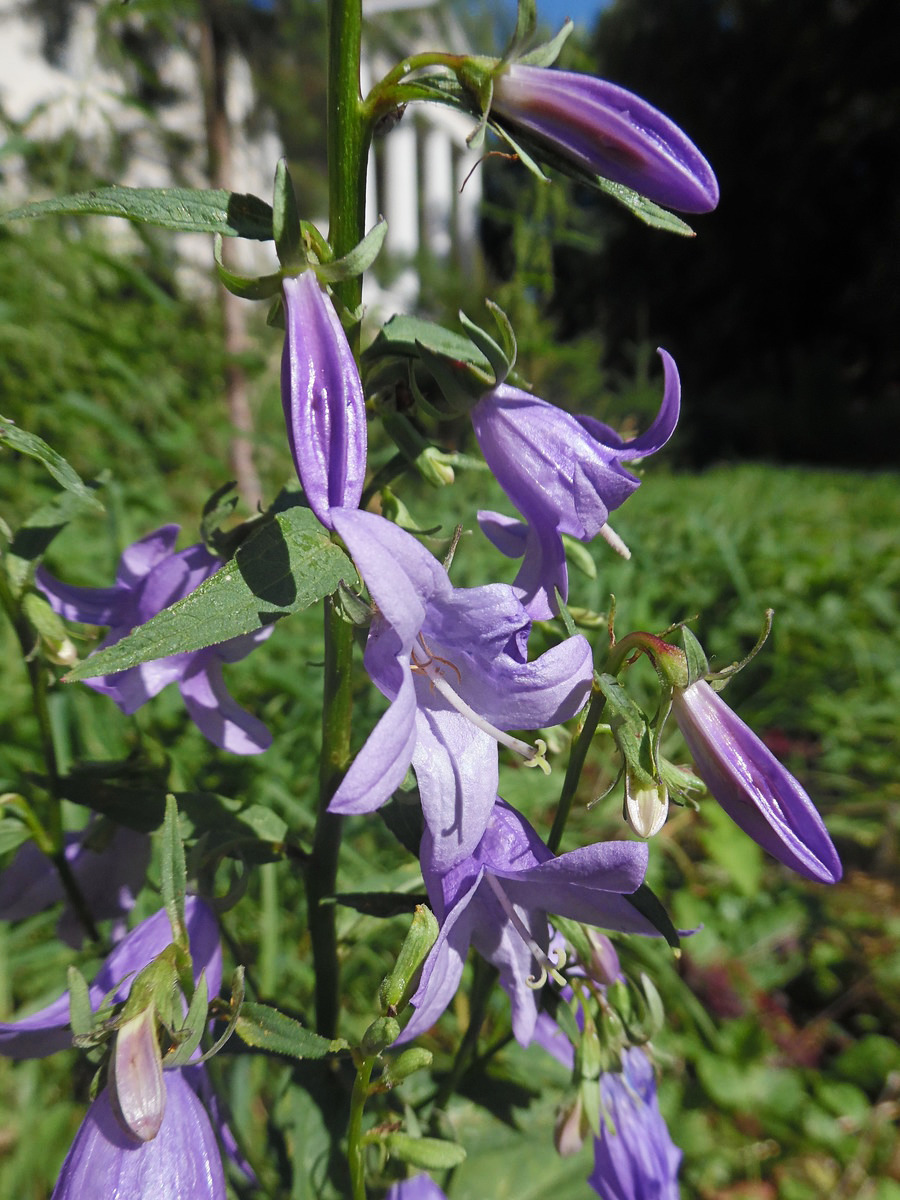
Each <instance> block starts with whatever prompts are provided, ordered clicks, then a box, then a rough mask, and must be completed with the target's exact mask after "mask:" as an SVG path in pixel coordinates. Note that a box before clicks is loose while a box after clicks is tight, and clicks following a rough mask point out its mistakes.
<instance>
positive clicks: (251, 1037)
mask: <svg viewBox="0 0 900 1200" xmlns="http://www.w3.org/2000/svg"><path fill="white" fill-rule="evenodd" d="M235 1033H236V1034H237V1035H238V1037H239V1038H240V1039H241V1041H242V1042H246V1044H247V1045H248V1046H253V1047H254V1048H255V1049H257V1050H265V1051H267V1052H268V1053H269V1054H283V1055H285V1056H286V1057H288V1058H298V1059H304V1058H324V1057H325V1056H326V1055H327V1054H335V1053H337V1052H338V1051H340V1050H348V1049H349V1048H350V1047H349V1044H348V1043H347V1042H345V1041H344V1039H343V1038H331V1039H329V1038H324V1037H320V1036H319V1034H317V1033H314V1032H313V1031H312V1030H311V1029H307V1028H306V1027H305V1026H304V1025H301V1024H300V1022H299V1021H295V1020H294V1019H293V1017H288V1016H286V1015H285V1014H284V1013H282V1012H279V1011H278V1009H277V1008H272V1007H271V1006H270V1005H268V1004H257V1003H254V1002H251V1001H249V1000H248V1001H245V1003H244V1004H243V1005H242V1007H241V1011H240V1014H239V1016H238V1018H237V1021H236V1023H235Z"/></svg>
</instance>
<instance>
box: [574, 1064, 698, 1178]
mask: <svg viewBox="0 0 900 1200" xmlns="http://www.w3.org/2000/svg"><path fill="white" fill-rule="evenodd" d="M600 1099H601V1103H602V1107H603V1110H604V1117H603V1118H601V1125H600V1136H599V1137H597V1138H595V1139H594V1170H593V1171H592V1173H591V1175H590V1177H589V1178H588V1183H589V1184H590V1185H591V1187H592V1188H593V1189H594V1191H595V1192H596V1193H597V1195H598V1196H600V1197H601V1200H678V1195H679V1192H678V1167H679V1165H680V1163H681V1151H680V1150H679V1149H678V1147H677V1146H676V1145H675V1144H674V1143H673V1141H672V1139H671V1137H670V1136H669V1130H668V1128H667V1126H666V1122H665V1120H664V1119H663V1116H662V1113H661V1112H660V1111H659V1100H658V1099H657V1096H656V1080H655V1078H654V1075H653V1067H652V1065H651V1063H650V1060H649V1059H648V1058H647V1055H646V1054H645V1053H644V1051H643V1050H641V1049H639V1048H638V1047H631V1048H630V1049H628V1050H625V1051H624V1052H623V1054H622V1070H621V1071H605V1072H604V1073H603V1075H601V1077H600ZM608 1122H611V1124H612V1128H610V1125H609V1123H608Z"/></svg>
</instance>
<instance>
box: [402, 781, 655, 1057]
mask: <svg viewBox="0 0 900 1200" xmlns="http://www.w3.org/2000/svg"><path fill="white" fill-rule="evenodd" d="M432 846H433V840H432V836H431V833H430V831H429V830H426V831H425V836H424V838H423V839H422V875H423V877H424V880H425V886H426V888H427V889H428V896H429V900H430V901H431V906H432V908H433V910H434V914H435V916H436V917H437V919H438V921H439V922H440V925H441V931H440V934H439V935H438V939H437V941H436V942H435V944H434V946H433V948H432V950H431V952H430V953H429V955H428V958H427V959H426V960H425V964H424V966H423V968H422V976H421V980H420V983H419V987H418V989H417V991H416V993H415V995H414V996H413V997H412V1000H411V1001H410V1003H411V1004H412V1005H413V1006H414V1007H415V1009H416V1012H415V1015H414V1016H413V1018H412V1020H411V1021H410V1022H409V1024H408V1025H407V1026H406V1028H405V1029H404V1030H403V1033H402V1034H401V1038H400V1040H401V1041H404V1042H405V1041H409V1040H410V1039H411V1038H414V1037H417V1036H418V1035H419V1034H420V1033H423V1032H424V1031H425V1030H426V1029H429V1028H430V1027H431V1026H432V1025H433V1024H434V1022H435V1021H436V1020H437V1019H438V1017H439V1016H440V1015H441V1013H442V1012H443V1011H444V1009H445V1008H446V1007H447V1005H448V1004H449V1003H450V1001H451V1000H452V998H453V996H454V995H455V993H456V989H457V987H458V985H459V981H460V978H461V976H462V971H463V966H464V964H465V960H466V955H467V953H468V950H469V946H470V945H472V946H474V947H475V949H476V950H477V951H478V952H479V954H481V955H482V957H483V958H486V959H487V960H488V962H491V963H493V965H494V966H495V967H496V968H497V969H498V971H499V972H500V982H501V984H502V985H503V987H504V988H505V989H506V991H507V993H508V995H509V999H510V1004H511V1007H512V1028H513V1033H514V1034H515V1036H516V1038H517V1040H518V1041H519V1042H520V1043H521V1044H522V1045H528V1043H529V1042H530V1041H531V1040H532V1038H533V1037H534V1036H535V1032H536V1023H537V1019H538V1007H537V1002H536V993H535V990H534V987H533V986H529V980H530V979H533V978H534V964H535V963H537V965H538V971H539V972H540V970H541V969H542V968H543V969H544V970H546V969H547V967H548V965H549V966H550V967H552V966H553V962H552V960H551V959H549V957H548V949H549V947H550V936H551V931H550V924H549V919H548V915H547V914H548V913H556V914H558V915H559V916H562V917H569V918H571V919H572V920H575V921H581V922H583V923H584V924H587V925H598V926H602V927H603V928H605V929H617V930H620V931H622V932H625V933H641V934H647V935H650V936H654V935H656V933H657V931H656V929H655V928H654V927H653V926H652V925H651V924H650V922H649V921H647V920H646V919H645V918H644V917H643V916H641V915H640V913H639V912H638V911H637V909H636V908H635V907H634V906H633V905H632V904H630V903H629V902H628V900H626V899H625V898H624V896H625V895H627V894H629V893H631V892H634V891H635V890H636V889H637V888H638V887H640V885H641V883H642V882H643V879H644V873H645V871H646V869H647V857H648V851H647V846H646V845H645V844H644V843H640V842H598V843H597V844H595V845H593V846H584V847H582V848H581V849H578V850H572V851H570V852H569V853H568V854H561V855H559V857H555V856H554V855H553V853H552V852H551V851H550V850H549V849H548V848H547V846H546V845H545V844H544V843H543V842H542V841H541V839H540V838H539V837H538V835H537V833H536V832H535V831H534V829H533V828H532V827H531V825H529V823H528V822H527V821H526V820H525V818H524V817H523V816H522V815H521V813H518V812H517V811H516V810H515V809H514V808H513V807H512V806H511V805H509V804H507V803H506V802H505V801H504V800H502V799H500V798H499V797H498V798H497V802H496V804H495V805H494V809H493V811H492V813H491V816H490V820H489V822H488V825H487V828H486V830H485V832H484V836H483V837H482V839H481V841H480V842H479V844H478V846H477V848H476V849H475V851H474V852H473V853H472V854H470V855H468V856H467V857H466V858H465V859H463V860H462V861H461V862H460V863H458V864H457V865H456V866H455V867H453V868H452V869H450V870H449V871H442V870H440V869H438V868H436V866H435V865H434V862H433V859H432Z"/></svg>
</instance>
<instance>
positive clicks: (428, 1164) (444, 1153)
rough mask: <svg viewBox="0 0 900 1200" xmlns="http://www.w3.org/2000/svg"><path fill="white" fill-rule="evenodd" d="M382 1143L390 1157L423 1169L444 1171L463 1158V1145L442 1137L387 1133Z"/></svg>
mask: <svg viewBox="0 0 900 1200" xmlns="http://www.w3.org/2000/svg"><path fill="white" fill-rule="evenodd" d="M384 1145H385V1146H386V1147H387V1151H388V1153H389V1154H390V1155H392V1157H394V1158H399V1159H400V1161H401V1162H405V1163H409V1164H410V1166H413V1167H421V1168H422V1169H423V1170H425V1171H446V1170H449V1169H450V1168H451V1167H458V1166H459V1164H460V1163H461V1162H463V1161H464V1160H465V1157H466V1151H465V1147H463V1146H460V1145H459V1144H458V1143H457V1142H445V1141H444V1140H443V1138H430V1137H424V1138H414V1137H410V1136H409V1134H408V1133H389V1134H388V1135H387V1137H386V1138H385V1139H384Z"/></svg>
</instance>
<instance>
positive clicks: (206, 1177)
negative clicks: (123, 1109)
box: [51, 1070, 226, 1200]
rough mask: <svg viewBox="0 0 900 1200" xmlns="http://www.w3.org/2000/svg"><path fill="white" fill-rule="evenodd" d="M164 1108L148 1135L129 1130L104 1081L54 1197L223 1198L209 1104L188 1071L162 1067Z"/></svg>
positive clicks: (74, 1199)
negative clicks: (204, 1102) (157, 1124)
mask: <svg viewBox="0 0 900 1200" xmlns="http://www.w3.org/2000/svg"><path fill="white" fill-rule="evenodd" d="M164 1078H165V1090H166V1102H165V1115H164V1116H163V1119H162V1123H161V1125H160V1127H159V1131H158V1132H157V1133H156V1135H155V1136H154V1137H153V1138H152V1139H151V1140H149V1141H140V1140H138V1139H137V1138H136V1137H133V1136H131V1135H130V1134H128V1133H126V1132H125V1131H124V1130H123V1128H122V1126H121V1124H120V1123H119V1120H118V1119H117V1117H116V1115H115V1113H114V1112H113V1107H112V1104H111V1099H110V1092H109V1089H108V1088H104V1089H103V1091H102V1092H101V1093H100V1094H99V1095H98V1096H97V1098H96V1099H95V1100H94V1101H93V1103H92V1104H91V1106H90V1108H89V1109H88V1112H87V1116H86V1117H85V1119H84V1122H83V1123H82V1125H81V1128H80V1129H79V1130H78V1133H77V1134H76V1135H75V1140H74V1142H73V1143H72V1145H71V1146H70V1148H69V1153H68V1154H67V1155H66V1160H65V1162H64V1163H63V1166H62V1171H61V1173H60V1176H59V1179H58V1180H57V1183H56V1187H55V1188H54V1189H53V1196H52V1197H51V1200H85V1197H90V1198H91V1200H149V1198H150V1197H157V1196H158V1197H163V1196H164V1197H166V1200H225V1196H226V1191H225V1176H224V1173H223V1171H222V1159H221V1155H220V1153H219V1147H218V1145H217V1144H216V1136H215V1134H214V1132H213V1127H212V1124H211V1123H210V1119H209V1116H208V1115H207V1113H206V1109H205V1108H204V1107H203V1105H202V1104H201V1103H200V1100H199V1099H198V1097H197V1094H196V1092H195V1091H194V1089H193V1088H192V1087H191V1085H190V1083H189V1082H188V1076H187V1072H186V1071H179V1070H173V1071H165V1072H164Z"/></svg>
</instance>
